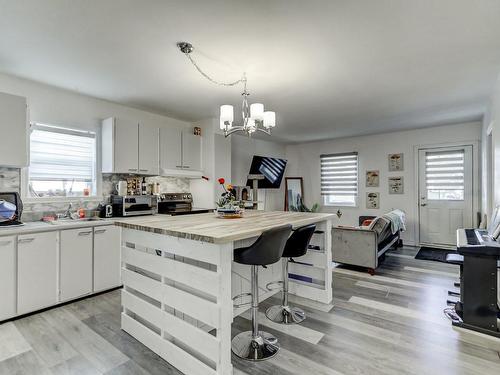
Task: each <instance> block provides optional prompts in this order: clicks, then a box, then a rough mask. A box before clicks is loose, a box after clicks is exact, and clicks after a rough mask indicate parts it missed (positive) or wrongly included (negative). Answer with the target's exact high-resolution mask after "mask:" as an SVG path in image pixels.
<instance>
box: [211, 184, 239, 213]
mask: <svg viewBox="0 0 500 375" xmlns="http://www.w3.org/2000/svg"><path fill="white" fill-rule="evenodd" d="M218 182H219V184H220V186H222V189H223V190H224V191H223V192H222V194H221V197H220V198H219V200H218V201H217V202H215V203H216V204H217V207H219V208H234V207H236V206H238V202H237V201H236V197H235V196H234V194H233V185H231V184H227V185H225V182H226V181H225V180H224V179H223V178H219V179H218Z"/></svg>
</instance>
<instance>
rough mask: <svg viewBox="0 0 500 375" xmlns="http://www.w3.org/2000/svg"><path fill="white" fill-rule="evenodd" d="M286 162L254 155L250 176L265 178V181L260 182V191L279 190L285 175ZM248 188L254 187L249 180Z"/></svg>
mask: <svg viewBox="0 0 500 375" xmlns="http://www.w3.org/2000/svg"><path fill="white" fill-rule="evenodd" d="M286 162H287V161H286V160H285V159H278V158H271V157H268V156H258V155H254V157H253V159H252V165H251V166H250V172H249V174H261V175H263V176H264V179H263V180H258V181H259V183H258V187H259V189H279V188H280V185H281V180H283V175H284V174H285V168H286ZM247 186H250V187H253V182H252V181H251V180H248V181H247Z"/></svg>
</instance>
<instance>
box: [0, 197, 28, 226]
mask: <svg viewBox="0 0 500 375" xmlns="http://www.w3.org/2000/svg"><path fill="white" fill-rule="evenodd" d="M22 213H23V202H22V201H21V197H20V196H19V193H16V192H6V193H0V228H2V227H11V226H19V225H24V223H23V222H21V215H22Z"/></svg>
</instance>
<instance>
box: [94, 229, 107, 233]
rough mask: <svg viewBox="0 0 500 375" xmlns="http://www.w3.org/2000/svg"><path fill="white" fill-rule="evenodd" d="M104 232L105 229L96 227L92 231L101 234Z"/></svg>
mask: <svg viewBox="0 0 500 375" xmlns="http://www.w3.org/2000/svg"><path fill="white" fill-rule="evenodd" d="M104 232H106V229H96V230H95V231H94V233H95V234H102V233H104Z"/></svg>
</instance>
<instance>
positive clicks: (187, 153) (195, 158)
mask: <svg viewBox="0 0 500 375" xmlns="http://www.w3.org/2000/svg"><path fill="white" fill-rule="evenodd" d="M182 168H183V169H185V170H188V171H201V136H199V135H194V134H192V133H190V132H189V131H187V130H186V131H184V132H183V133H182Z"/></svg>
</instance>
